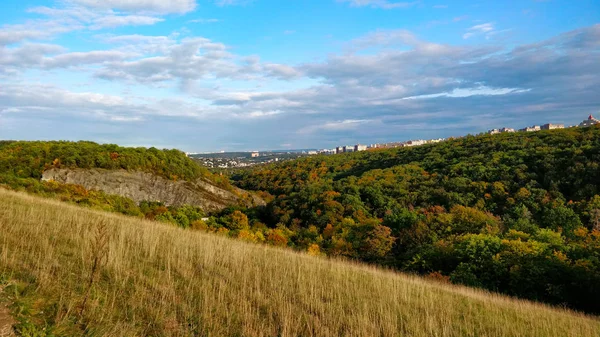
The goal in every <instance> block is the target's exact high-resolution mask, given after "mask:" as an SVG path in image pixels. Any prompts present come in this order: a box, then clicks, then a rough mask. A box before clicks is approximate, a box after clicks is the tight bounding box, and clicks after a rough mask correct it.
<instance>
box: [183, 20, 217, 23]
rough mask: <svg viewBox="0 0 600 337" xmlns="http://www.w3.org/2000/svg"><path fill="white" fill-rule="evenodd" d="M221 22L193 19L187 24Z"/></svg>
mask: <svg viewBox="0 0 600 337" xmlns="http://www.w3.org/2000/svg"><path fill="white" fill-rule="evenodd" d="M217 22H221V20H219V19H194V20H189V21H188V23H217Z"/></svg>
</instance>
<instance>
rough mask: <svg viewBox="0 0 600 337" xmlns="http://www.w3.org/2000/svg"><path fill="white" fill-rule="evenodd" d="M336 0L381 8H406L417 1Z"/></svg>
mask: <svg viewBox="0 0 600 337" xmlns="http://www.w3.org/2000/svg"><path fill="white" fill-rule="evenodd" d="M337 1H338V2H348V3H350V6H352V7H365V6H369V7H373V8H382V9H395V8H408V7H412V6H414V5H416V4H418V3H419V1H413V2H402V1H391V0H337Z"/></svg>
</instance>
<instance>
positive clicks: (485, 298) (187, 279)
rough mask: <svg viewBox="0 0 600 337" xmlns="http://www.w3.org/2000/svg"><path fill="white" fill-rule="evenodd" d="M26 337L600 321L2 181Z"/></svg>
mask: <svg viewBox="0 0 600 337" xmlns="http://www.w3.org/2000/svg"><path fill="white" fill-rule="evenodd" d="M0 204H1V205H2V207H0V280H1V281H0V289H3V292H2V294H0V302H4V303H8V305H9V307H10V309H11V312H12V314H13V315H14V316H15V318H16V319H17V320H18V321H19V323H18V325H17V332H18V333H20V334H22V335H23V336H79V335H88V336H427V337H429V336H574V337H575V336H600V321H599V320H598V319H596V318H591V317H588V316H584V315H580V314H576V313H574V312H571V311H566V310H562V309H555V308H551V307H548V306H545V305H541V304H534V303H530V302H525V301H520V300H514V299H510V298H507V297H503V296H500V295H494V294H490V293H487V292H484V291H479V290H472V289H468V288H463V287H456V286H451V285H447V284H442V283H438V282H433V281H427V280H424V279H420V278H416V277H409V276H405V275H402V274H397V273H393V272H389V271H385V270H381V269H377V268H374V267H368V266H364V265H360V264H355V263H349V262H343V261H337V260H328V259H323V258H315V257H310V256H308V255H305V254H299V253H294V252H291V251H289V250H281V249H276V248H270V247H267V246H263V245H252V244H246V243H243V242H240V241H234V240H230V239H227V238H224V237H221V236H216V235H209V234H203V233H199V232H193V231H189V230H183V229H180V228H176V227H173V226H168V225H164V224H160V223H156V222H150V221H145V220H140V219H136V218H132V217H125V216H121V215H117V214H113V213H103V212H100V211H95V210H90V209H84V208H79V207H76V206H72V205H67V204H62V203H59V202H56V201H52V200H48V199H41V198H38V197H33V196H28V195H25V194H21V193H16V192H10V191H6V190H2V189H0Z"/></svg>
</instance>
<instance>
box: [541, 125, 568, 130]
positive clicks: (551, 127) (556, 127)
mask: <svg viewBox="0 0 600 337" xmlns="http://www.w3.org/2000/svg"><path fill="white" fill-rule="evenodd" d="M564 128H565V125H564V124H544V125H542V130H555V129H564Z"/></svg>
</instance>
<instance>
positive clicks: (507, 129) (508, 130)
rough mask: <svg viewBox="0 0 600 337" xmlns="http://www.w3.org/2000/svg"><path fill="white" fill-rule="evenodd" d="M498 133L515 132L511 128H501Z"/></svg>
mask: <svg viewBox="0 0 600 337" xmlns="http://www.w3.org/2000/svg"><path fill="white" fill-rule="evenodd" d="M500 132H502V133H505V132H509V133H511V132H515V129H513V128H502V129H500Z"/></svg>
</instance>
